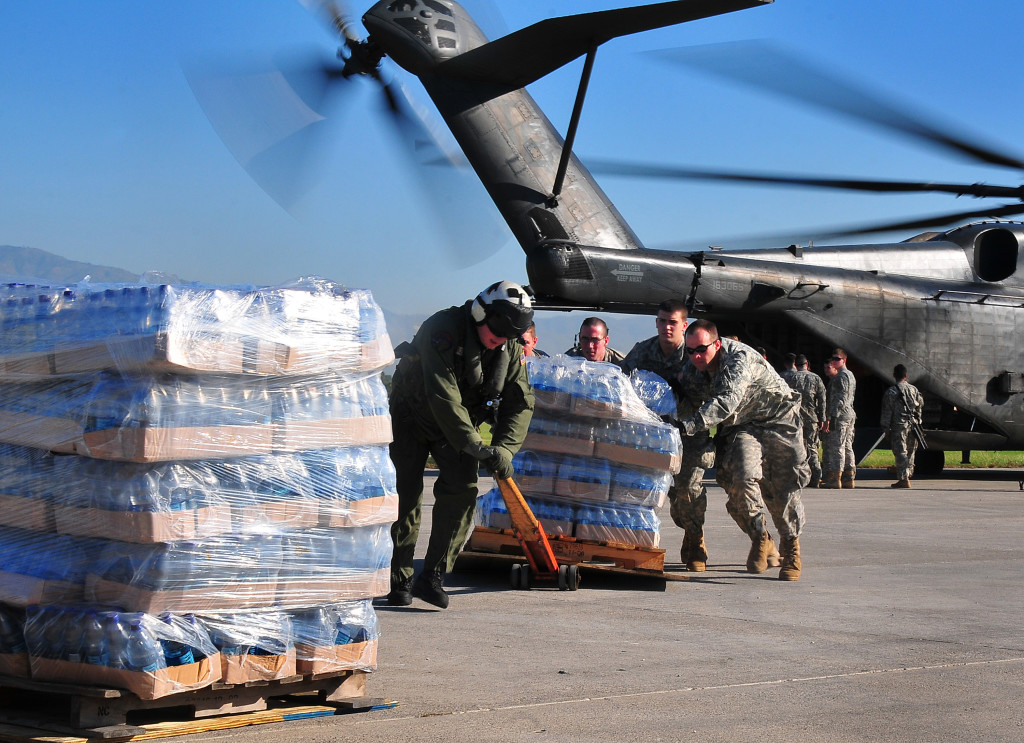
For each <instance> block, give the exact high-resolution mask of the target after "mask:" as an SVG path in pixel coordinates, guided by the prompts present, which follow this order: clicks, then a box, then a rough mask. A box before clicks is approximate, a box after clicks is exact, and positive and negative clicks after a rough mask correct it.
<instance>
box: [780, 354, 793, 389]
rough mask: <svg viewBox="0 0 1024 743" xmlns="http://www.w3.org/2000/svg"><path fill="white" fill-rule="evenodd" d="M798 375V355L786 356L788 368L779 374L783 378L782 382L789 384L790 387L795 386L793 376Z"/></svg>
mask: <svg viewBox="0 0 1024 743" xmlns="http://www.w3.org/2000/svg"><path fill="white" fill-rule="evenodd" d="M794 374H796V354H795V353H787V354H786V368H785V369H783V370H782V371H780V372H779V376H780V377H782V381H783V382H785V383H786V384H788V385H789V386H790V387H792V386H793V382H792V381H790V380H792V379H793V375H794Z"/></svg>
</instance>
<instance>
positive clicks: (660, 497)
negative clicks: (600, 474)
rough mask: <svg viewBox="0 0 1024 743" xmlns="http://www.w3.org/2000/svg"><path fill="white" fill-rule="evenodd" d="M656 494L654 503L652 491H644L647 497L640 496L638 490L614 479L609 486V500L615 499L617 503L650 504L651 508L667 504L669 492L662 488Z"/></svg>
mask: <svg viewBox="0 0 1024 743" xmlns="http://www.w3.org/2000/svg"><path fill="white" fill-rule="evenodd" d="M655 495H656V499H655V500H654V502H653V503H652V502H651V494H650V493H644V496H645V497H639V494H638V493H637V491H636V490H634V489H633V488H628V487H625V486H622V485H616V484H615V481H614V480H613V481H612V484H611V486H609V488H608V500H610V501H615V502H616V503H632V504H635V505H638V506H648V507H650V508H661V507H662V506H663V505H665V499H666V498H667V497H668V492H667V491H665V490H661V491H658V492H657V493H656V494H655Z"/></svg>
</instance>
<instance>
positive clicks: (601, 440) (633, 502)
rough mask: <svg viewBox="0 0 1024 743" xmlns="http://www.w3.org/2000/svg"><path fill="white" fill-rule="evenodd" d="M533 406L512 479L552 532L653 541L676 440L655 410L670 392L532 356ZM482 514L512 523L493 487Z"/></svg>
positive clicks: (600, 366) (639, 376) (484, 520)
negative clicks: (535, 406) (535, 410)
mask: <svg viewBox="0 0 1024 743" xmlns="http://www.w3.org/2000/svg"><path fill="white" fill-rule="evenodd" d="M529 365H530V381H531V384H532V385H533V387H534V393H535V395H536V396H537V401H538V403H537V407H538V410H537V414H536V415H534V417H533V420H532V421H531V423H530V429H529V431H528V433H527V435H526V439H525V441H524V442H523V448H522V450H521V451H519V453H517V454H516V455H515V457H514V458H513V460H512V464H513V467H514V469H515V479H516V483H517V484H518V485H519V488H520V490H521V491H522V492H523V495H524V496H525V497H526V498H527V502H528V503H530V505H531V508H533V509H534V512H535V514H536V515H537V516H538V518H539V519H540V520H541V522H542V523H543V524H544V525H545V529H547V531H548V532H549V533H551V534H555V535H563V536H571V537H576V538H579V539H585V540H592V541H603V542H617V543H623V544H628V545H638V546H644V547H657V545H658V543H659V529H660V520H659V519H658V516H657V509H658V508H660V507H661V506H662V505H663V504H664V502H665V498H666V497H667V495H668V490H669V488H670V487H671V486H672V474H673V473H675V472H678V471H679V467H680V462H681V457H682V442H681V440H680V438H679V432H678V431H677V430H676V429H675V427H673V426H670V425H668V424H666V423H663V422H662V420H661V418H660V417H659V416H660V415H664V414H667V413H671V412H674V410H675V399H674V397H673V395H672V392H671V390H670V389H669V387H668V385H667V384H666V383H665V382H664V380H662V379H661V378H660V377H657V376H656V375H652V374H650V373H647V372H637V373H634V374H633V375H632V376H630V377H627V376H625V375H624V374H623V373H622V372H621V371H620V370H619V368H618V367H617V366H615V365H612V364H604V363H594V362H590V361H586V360H585V359H579V358H574V357H568V356H553V357H548V358H534V359H530V361H529ZM477 519H478V523H479V524H480V525H482V526H487V527H491V528H501V529H505V528H508V523H509V522H508V513H507V511H506V510H505V508H504V503H503V502H502V500H501V497H500V495H499V494H498V493H497V491H494V492H493V493H491V494H488V496H487V497H486V498H484V499H482V500H481V503H480V504H479V507H478V510H477Z"/></svg>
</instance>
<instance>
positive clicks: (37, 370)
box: [0, 278, 394, 377]
mask: <svg viewBox="0 0 1024 743" xmlns="http://www.w3.org/2000/svg"><path fill="white" fill-rule="evenodd" d="M393 361H394V352H393V350H392V347H391V341H390V339H389V338H388V335H387V331H386V329H385V326H384V317H383V313H382V312H381V310H380V308H379V307H378V306H377V304H376V303H375V302H374V301H373V297H372V296H371V294H370V292H368V291H365V290H349V289H346V288H344V287H342V286H339V285H337V284H334V283H331V282H328V281H324V280H322V279H315V278H311V279H305V280H300V281H298V282H295V283H294V284H292V285H289V286H279V287H258V288H257V287H227V288H225V287H214V286H203V285H199V284H189V285H181V286H178V285H174V286H172V285H167V284H145V283H140V284H131V285H128V284H90V283H86V282H83V283H80V284H73V285H70V286H58V285H50V286H43V285H34V284H6V285H2V286H0V370H2V372H3V373H4V374H5V375H7V376H21V377H46V376H50V375H53V374H78V373H81V372H88V371H96V370H100V369H120V370H122V371H132V370H150V371H175V372H190V371H192V372H195V371H198V372H220V373H230V374H266V375H289V374H309V373H319V372H320V371H321V370H323V369H330V370H332V371H335V372H345V373H350V372H356V373H367V372H374V371H379V370H381V369H383V368H385V367H387V366H388V365H389V364H391V363H392V362H393Z"/></svg>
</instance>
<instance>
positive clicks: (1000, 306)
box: [305, 0, 1024, 473]
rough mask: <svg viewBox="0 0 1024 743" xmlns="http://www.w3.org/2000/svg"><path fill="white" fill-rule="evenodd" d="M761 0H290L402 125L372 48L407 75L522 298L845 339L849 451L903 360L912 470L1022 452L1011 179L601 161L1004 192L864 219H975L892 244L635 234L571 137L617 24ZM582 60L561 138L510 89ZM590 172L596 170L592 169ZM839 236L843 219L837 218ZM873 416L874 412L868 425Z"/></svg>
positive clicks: (1020, 237)
mask: <svg viewBox="0 0 1024 743" xmlns="http://www.w3.org/2000/svg"><path fill="white" fill-rule="evenodd" d="M770 2H771V0H676V1H674V2H661V3H657V4H651V5H641V6H634V7H626V8H619V9H613V10H605V11H597V12H591V13H584V14H578V15H571V16H563V17H556V18H549V19H547V20H543V21H540V22H538V23H536V24H533V25H531V26H528V27H526V28H523V29H521V30H519V31H515V32H512V33H509V34H507V35H505V36H502V37H500V38H498V39H496V40H493V41H491V40H488V39H487V37H486V36H485V34H484V33H483V31H481V29H480V28H479V27H478V25H477V24H476V23H475V22H474V20H473V19H472V18H471V17H470V15H469V13H468V12H467V11H466V10H465V9H464V8H463V7H462V6H461V5H459V4H458V3H456V2H454V1H453V0H381V1H380V2H378V3H376V4H375V5H373V6H372V7H371V8H370V9H369V10H368V11H366V12H365V14H364V15H363V16H362V18H361V20H362V24H363V26H364V27H365V29H366V31H367V32H368V35H367V36H366V37H365V38H364V37H363V36H362V35H361V34H359V33H358V32H357V31H356V29H355V25H354V23H353V22H352V21H351V20H350V19H349V17H348V16H347V14H346V13H345V11H344V9H343V8H342V7H341V6H340V5H338V4H337V3H335V2H329V1H328V0H324V1H323V2H314V1H313V0H307V2H305V4H307V5H311V6H313V8H314V9H315V10H316V11H317V12H318V13H319V14H320V15H321V16H322V17H323V18H324V19H325V20H326V21H327V23H328V24H329V25H330V26H331V27H332V28H333V29H334V30H335V31H336V32H337V33H338V35H339V36H340V38H341V47H340V49H339V51H338V61H337V65H336V66H335V67H333V68H329V69H325V70H324V77H325V80H326V81H327V82H331V83H334V82H341V81H346V80H349V79H351V78H366V79H369V80H372V81H373V82H375V83H376V84H378V85H379V86H380V88H381V91H382V93H383V95H384V98H385V101H386V103H387V105H388V109H389V110H390V111H391V113H392V115H393V116H394V118H395V119H396V120H397V121H398V122H399V123H400V125H401V126H406V127H407V128H410V127H411V128H412V129H415V126H416V123H415V121H414V117H412V116H410V115H409V112H408V107H407V106H406V105H404V104H403V101H402V97H401V94H400V91H399V90H398V89H397V88H396V86H395V85H394V84H393V83H392V82H391V81H389V80H387V79H386V78H385V77H384V76H383V75H382V74H381V63H382V60H384V59H385V58H387V59H390V60H391V61H392V62H393V63H395V64H397V65H398V66H399V67H401V68H403V69H404V70H406V71H407V72H409V73H411V74H412V75H413V76H415V77H416V78H418V80H419V82H420V83H421V84H422V86H423V88H424V90H425V91H426V93H427V95H428V96H429V97H430V99H431V101H432V102H433V104H434V105H435V107H436V108H437V111H438V113H439V114H440V116H441V118H442V119H443V120H444V122H445V124H446V125H447V126H448V128H449V129H450V130H451V133H452V135H453V136H454V138H455V141H456V142H457V143H458V146H459V147H460V148H461V150H462V153H463V155H464V157H465V160H466V161H467V162H468V163H469V165H470V166H471V167H472V169H473V170H474V171H475V173H476V176H477V177H478V178H479V180H480V181H481V183H482V184H483V185H484V187H485V188H486V190H487V192H488V194H489V196H490V198H491V199H492V200H493V202H494V204H495V205H496V206H497V208H498V211H499V212H500V214H501V216H502V218H503V219H504V221H505V222H506V223H507V225H508V227H509V229H510V230H511V232H512V234H513V235H514V237H515V238H516V240H517V241H518V242H519V244H520V246H521V247H522V249H523V251H524V253H525V257H526V272H527V275H528V277H529V282H530V287H531V289H532V291H533V293H534V295H535V307H537V308H538V309H548V310H592V311H595V312H617V313H632V314H653V312H654V311H655V309H656V307H657V305H658V304H659V303H660V302H661V301H663V300H665V299H671V298H683V299H685V301H686V303H687V305H688V306H689V307H690V308H691V315H692V316H699V317H706V318H709V319H712V320H714V321H716V322H717V323H718V324H719V326H720V327H722V328H723V331H733V332H736V333H738V334H739V335H740V337H741V338H742V339H744V340H746V341H748V342H749V343H751V345H760V346H763V347H765V348H766V349H768V351H769V353H770V354H771V355H772V356H774V357H775V358H781V356H782V355H783V354H784V353H785V352H786V351H788V350H790V349H796V348H799V349H801V350H802V351H803V352H804V353H805V354H806V355H807V356H808V358H809V359H811V361H812V364H817V363H818V362H820V361H822V360H824V359H825V358H826V357H827V356H829V355H831V350H832V349H833V348H834V347H842V348H844V349H846V351H847V352H848V354H849V355H850V357H851V359H853V360H856V363H851V367H852V368H853V370H854V371H855V373H856V374H857V375H858V377H859V378H860V380H861V381H860V385H859V389H858V400H857V411H858V418H859V421H858V439H857V442H855V449H856V450H857V453H858V458H859V459H860V458H861V457H862V456H863V455H865V454H866V453H867V451H869V450H870V448H872V446H873V444H875V443H877V439H878V435H879V433H880V429H878V427H877V421H878V410H879V407H880V399H881V394H882V392H884V390H885V388H886V387H887V386H888V384H890V383H891V382H889V381H888V380H889V379H890V374H891V370H892V369H893V367H894V366H895V365H896V364H903V365H904V366H906V368H907V370H908V372H909V379H910V381H912V382H913V383H914V384H915V385H917V386H918V387H919V388H920V389H921V390H922V392H923V393H924V395H925V398H926V400H927V401H928V406H927V408H926V419H925V436H926V441H927V447H928V448H927V450H925V451H922V452H921V453H920V454H919V455H918V471H919V472H922V473H927V472H928V471H931V472H935V471H937V470H940V469H941V467H942V463H943V461H944V458H943V452H944V451H947V450H951V451H956V450H961V451H969V450H972V449H975V450H1000V449H1021V448H1024V350H1022V349H1021V347H1020V344H1019V343H1018V342H1017V339H1019V338H1020V337H1021V331H1022V330H1024V322H1022V319H1021V318H1022V317H1024V314H1022V312H1021V309H1022V308H1024V271H1018V267H1019V266H1020V265H1021V261H1022V260H1024V258H1022V257H1021V256H1022V251H1021V246H1022V245H1024V224H1022V223H1019V222H1013V221H1001V220H993V219H992V218H999V217H1012V216H1015V215H1018V214H1022V213H1024V187H1000V186H986V185H982V184H941V183H938V184H937V183H912V182H900V181H866V180H851V179H823V178H810V177H790V176H776V175H765V174H744V173H728V172H710V171H694V170H686V169H673V168H666V167H663V166H634V165H622V164H617V163H607V162H605V163H598V165H599V166H600V169H601V170H602V171H603V172H606V173H611V174H618V175H640V176H647V177H658V178H686V179H710V180H735V181H746V182H761V183H773V184H782V185H796V184H800V185H807V186H816V187H822V188H839V189H852V190H862V191H904V192H913V191H929V192H942V193H950V194H955V195H970V196H975V197H979V198H1004V199H1010V200H1011V201H1012V202H1013V203H1010V204H1005V205H999V206H994V207H987V208H983V209H978V210H969V211H960V212H957V213H955V214H948V215H942V216H941V217H936V218H929V219H928V220H921V221H917V220H906V221H901V222H895V223H890V224H887V225H879V226H876V227H875V228H874V229H873V230H869V229H861V230H857V233H858V234H859V233H864V232H870V231H877V232H888V231H892V230H897V229H901V230H902V229H905V230H912V229H923V228H926V227H933V226H943V225H952V224H955V223H961V222H964V221H969V220H972V219H979V218H982V219H983V218H988V219H985V221H978V222H972V223H969V224H966V225H965V226H958V227H954V228H953V229H949V230H947V231H944V232H922V233H919V234H916V235H914V236H912V237H910V238H908V239H906V240H904V241H902V242H898V243H884V244H849V245H830V246H817V247H816V246H812V245H806V246H803V245H796V244H793V245H789V246H788V247H784V248H773V249H758V250H722V249H712V248H709V249H707V250H698V251H667V250H654V249H650V248H647V247H645V246H644V245H643V243H641V241H640V239H639V237H638V236H637V235H636V234H635V233H634V232H633V230H632V229H631V228H630V226H629V225H628V224H627V222H626V220H625V219H624V218H623V216H622V215H621V214H620V213H619V212H618V210H617V209H616V207H615V206H614V205H613V204H612V202H611V200H610V199H609V198H608V197H607V196H606V194H605V193H604V192H603V191H602V190H601V187H600V186H599V185H598V183H597V181H596V180H595V178H594V176H593V175H592V173H591V171H589V170H588V169H587V167H586V166H585V165H584V164H583V163H582V162H581V161H580V160H579V158H577V156H576V155H575V154H574V153H573V144H574V140H575V136H576V132H577V129H578V126H579V123H580V120H581V117H582V109H583V102H584V100H585V97H586V92H587V85H588V82H589V78H590V76H591V73H592V70H593V67H594V64H595V59H596V53H597V50H598V48H599V47H600V46H601V45H602V44H604V43H606V42H608V41H610V40H612V39H614V38H617V37H620V36H624V35H627V34H635V33H639V32H643V31H647V30H652V29H657V28H662V27H665V26H671V25H675V24H679V23H685V22H688V21H694V20H698V19H702V18H707V17H711V16H715V15H721V14H726V13H731V12H735V11H739V10H747V9H752V8H755V7H758V6H762V5H767V4H769V3H770ZM580 57H583V58H584V64H583V70H582V74H581V78H580V82H579V87H578V90H577V94H576V100H575V105H574V107H573V111H572V115H571V118H570V120H569V123H568V127H567V130H566V133H565V135H564V136H563V135H562V134H560V133H559V132H558V131H557V130H556V129H555V127H554V126H553V125H552V123H551V122H550V121H549V120H548V118H547V117H546V116H545V114H544V113H543V112H542V111H541V109H540V108H539V106H538V105H537V104H536V102H535V101H534V100H533V98H532V97H531V96H530V94H529V93H528V92H527V91H526V90H525V89H524V88H525V87H526V86H527V85H529V84H530V83H532V82H534V81H536V80H538V79H540V78H541V77H543V76H545V75H547V74H549V73H550V72H552V71H554V70H556V69H558V68H560V67H562V66H564V65H566V64H568V63H569V62H572V61H574V60H577V59H579V58H580ZM885 116H886V118H887V121H886V123H888V124H890V125H892V124H893V123H894V121H895V125H896V126H898V127H902V128H903V129H904V131H910V132H911V133H913V134H914V135H915V136H920V137H923V138H928V139H932V140H933V141H940V142H941V143H942V144H943V145H945V146H948V147H951V148H953V149H956V150H957V151H959V152H961V153H966V154H967V155H969V156H970V157H972V158H974V159H976V160H979V161H982V162H986V163H996V164H1001V165H1011V166H1012V167H1016V168H1020V169H1024V162H1020V161H1017V160H1015V159H1013V158H1010V157H1007V156H1005V155H1002V154H1001V153H997V152H993V151H991V150H989V149H986V148H983V147H979V146H976V145H974V144H973V143H971V142H967V141H963V140H960V139H957V138H955V137H952V136H948V135H946V134H945V133H944V132H941V131H936V130H933V129H930V128H927V127H923V126H921V125H919V124H918V123H917V122H914V121H912V120H907V119H900V118H899V117H893V116H888V114H886V115H885ZM595 170H596V168H595ZM837 234H842V233H837ZM872 422H873V423H874V425H872Z"/></svg>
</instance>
